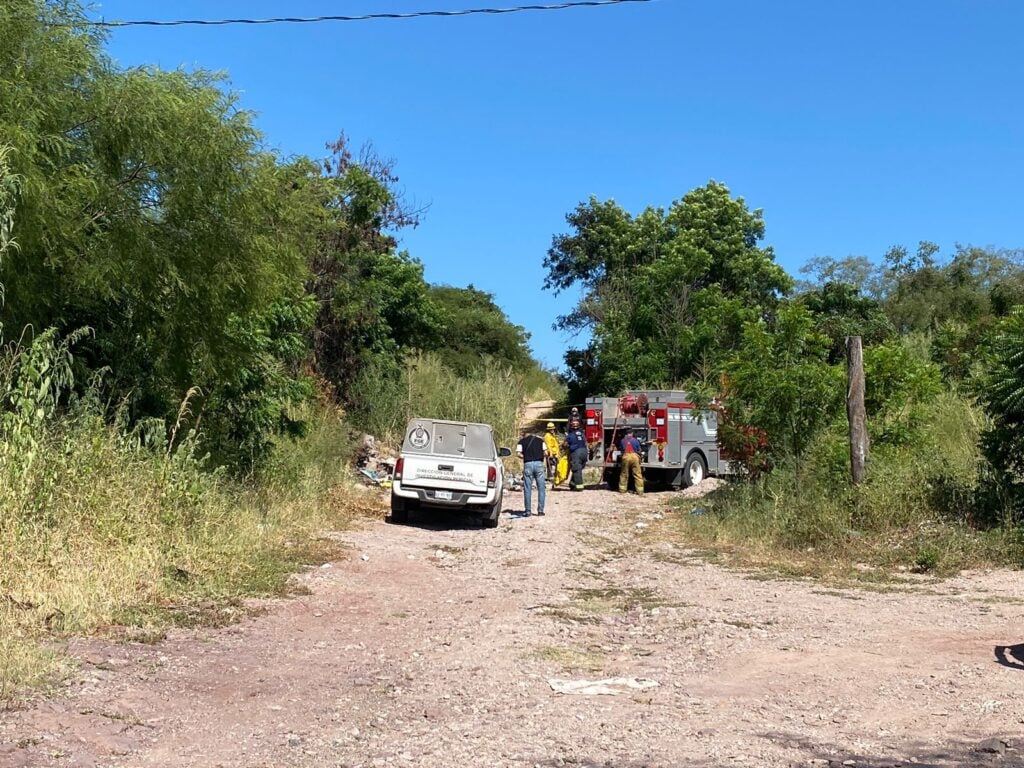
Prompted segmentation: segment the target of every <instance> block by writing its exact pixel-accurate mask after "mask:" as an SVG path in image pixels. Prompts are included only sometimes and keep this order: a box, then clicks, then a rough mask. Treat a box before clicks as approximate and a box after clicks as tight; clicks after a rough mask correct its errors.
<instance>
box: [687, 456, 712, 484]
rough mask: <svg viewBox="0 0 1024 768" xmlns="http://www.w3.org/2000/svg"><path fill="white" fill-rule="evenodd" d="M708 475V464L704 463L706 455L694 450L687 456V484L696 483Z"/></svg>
mask: <svg viewBox="0 0 1024 768" xmlns="http://www.w3.org/2000/svg"><path fill="white" fill-rule="evenodd" d="M707 475H708V465H707V464H705V463H704V457H703V456H701V455H700V454H699V453H697V452H696V451H694V452H693V453H691V454H690V455H689V456H687V457H686V475H685V477H684V478H683V479H684V480H686V485H687V486H691V485H696V484H697V483H699V482H700V481H701V480H703V479H704V478H705V477H707Z"/></svg>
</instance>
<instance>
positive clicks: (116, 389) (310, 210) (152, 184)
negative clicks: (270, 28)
mask: <svg viewBox="0 0 1024 768" xmlns="http://www.w3.org/2000/svg"><path fill="white" fill-rule="evenodd" d="M101 43H102V40H101V39H100V38H99V37H98V36H97V35H96V34H95V33H94V32H93V31H91V29H90V28H89V27H87V26H86V25H85V24H84V16H83V13H82V9H81V6H80V5H79V4H78V3H77V2H74V1H73V0H62V1H61V2H43V1H42V0H7V2H4V3H3V4H2V5H0V135H3V136H4V137H5V140H7V141H9V143H10V145H11V152H10V163H11V166H12V170H13V172H14V173H15V174H17V176H18V177H19V179H20V180H21V183H20V184H19V187H18V190H17V204H18V206H17V216H16V217H15V218H14V220H13V225H12V226H11V236H12V237H13V238H14V239H15V240H16V241H17V242H18V245H19V247H18V248H17V249H16V250H14V251H12V252H9V253H8V254H7V257H6V258H5V259H4V260H3V261H2V263H0V282H2V283H4V284H5V286H6V288H7V296H6V301H5V302H4V304H3V307H2V310H0V312H2V317H3V320H4V322H5V324H6V325H8V326H9V327H17V328H21V327H31V328H33V329H35V330H36V331H37V332H38V331H41V330H42V329H44V328H53V329H55V330H56V331H57V332H59V333H69V332H72V331H74V330H75V329H78V328H82V327H90V328H92V329H94V331H95V333H94V334H93V335H92V339H94V340H92V341H83V342H82V343H81V344H80V345H79V346H80V349H79V355H78V356H77V359H78V360H79V361H80V362H84V363H86V364H88V365H89V366H90V367H92V368H93V369H96V370H98V369H105V370H107V371H108V374H107V382H108V385H109V386H111V387H112V388H113V393H112V394H113V395H114V396H115V397H116V398H118V399H120V398H127V399H128V401H129V403H130V410H131V412H132V413H133V415H134V416H135V417H137V418H143V417H147V416H157V417H167V416H169V415H172V414H174V413H175V412H176V410H177V406H178V403H179V402H180V401H181V399H182V398H183V397H184V396H185V394H186V392H188V391H190V390H194V388H197V387H198V390H199V393H200V394H198V395H197V396H196V397H195V398H194V402H193V408H194V412H196V413H204V412H206V411H205V409H206V407H207V404H208V403H211V402H214V401H217V400H219V401H223V399H224V397H225V393H227V392H228V391H230V390H231V389H232V388H237V387H238V385H239V384H240V382H239V376H240V375H241V374H240V372H241V371H245V370H247V369H249V368H250V366H251V365H253V364H254V361H255V359H256V357H257V356H258V354H260V353H258V352H257V351H256V350H254V348H253V347H252V345H250V344H249V343H248V340H247V338H246V335H245V334H244V333H240V332H239V328H241V327H246V326H249V327H257V326H259V325H260V324H261V323H262V322H265V321H266V316H265V313H266V312H267V311H269V310H268V308H270V307H272V306H275V305H276V304H277V303H278V302H280V301H283V300H284V301H287V300H297V299H298V297H301V294H302V284H303V280H304V278H305V276H306V269H307V267H306V253H307V252H308V251H309V250H311V244H312V238H311V235H310V233H312V232H315V226H314V225H315V224H316V222H317V221H318V216H319V212H320V207H319V198H318V197H317V196H316V195H314V194H311V192H312V191H315V189H316V184H317V183H318V171H317V169H316V168H315V166H313V165H312V164H311V163H308V162H303V161H297V162H294V163H281V162H280V161H279V160H278V158H276V157H275V156H274V155H272V154H270V153H268V152H266V151H264V149H263V148H262V137H261V136H260V135H259V133H258V132H257V131H256V130H255V129H254V128H253V126H252V121H251V116H250V115H249V114H248V113H246V112H244V111H241V110H239V109H238V105H237V103H236V100H235V98H234V97H233V96H232V95H231V94H230V93H228V92H227V91H226V90H225V88H224V87H223V86H224V84H223V82H221V81H220V80H219V79H218V78H216V77H213V76H211V75H209V74H206V73H203V72H198V73H192V74H190V73H185V72H180V71H178V72H163V71H160V70H156V69H151V68H138V69H128V70H123V69H120V68H118V67H117V66H115V65H114V64H113V63H112V62H111V61H110V60H109V59H108V58H107V57H106V56H105V55H104V54H103V53H102V51H101V48H100V45H101ZM207 413H208V412H207ZM208 415H209V414H208ZM214 421H215V420H213V419H209V420H208V423H213V422H214ZM208 435H209V438H210V440H211V441H213V442H218V441H226V440H230V439H232V438H231V436H230V435H227V434H220V435H218V434H216V433H215V432H214V431H208Z"/></svg>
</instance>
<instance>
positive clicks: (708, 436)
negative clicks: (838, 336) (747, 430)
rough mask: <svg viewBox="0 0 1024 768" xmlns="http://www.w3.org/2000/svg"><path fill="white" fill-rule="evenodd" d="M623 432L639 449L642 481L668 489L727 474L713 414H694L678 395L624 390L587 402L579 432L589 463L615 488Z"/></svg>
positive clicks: (681, 394)
mask: <svg viewBox="0 0 1024 768" xmlns="http://www.w3.org/2000/svg"><path fill="white" fill-rule="evenodd" d="M627 429H632V430H633V436H634V437H636V438H637V439H638V440H639V441H640V444H641V445H642V450H641V451H640V461H641V466H642V468H643V473H644V478H645V479H646V480H647V481H649V482H652V483H658V484H664V485H670V486H672V487H673V488H681V487H683V486H689V485H694V484H696V483H699V482H700V481H701V480H703V479H704V478H705V477H709V476H712V475H725V474H730V467H729V462H728V461H726V460H725V459H723V458H721V453H720V450H719V446H718V414H717V413H716V412H715V411H708V410H703V411H702V410H697V409H696V408H695V406H694V404H693V403H692V402H691V401H690V399H689V397H688V396H687V394H686V392H683V391H681V390H649V389H644V390H641V389H636V390H629V391H627V392H626V393H625V394H623V395H622V396H621V397H604V396H597V397H588V398H587V401H586V404H585V407H584V430H585V434H586V439H587V446H588V448H589V450H590V462H591V463H592V464H596V465H597V466H601V467H603V468H604V477H605V480H606V481H607V482H608V483H609V485H615V484H617V482H618V475H619V443H620V441H621V440H622V437H623V435H625V433H626V430H627Z"/></svg>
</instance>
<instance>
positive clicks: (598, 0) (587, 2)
mask: <svg viewBox="0 0 1024 768" xmlns="http://www.w3.org/2000/svg"><path fill="white" fill-rule="evenodd" d="M654 1H655V0H575V1H574V2H565V3H557V4H554V5H518V6H513V7H511V8H466V9H462V10H455V11H413V12H410V13H367V14H365V15H362V16H308V17H295V16H284V17H280V18H271V19H174V20H168V21H156V20H150V19H146V20H133V21H102V20H101V21H93V20H89V21H86V22H84V23H85V25H86V26H91V27H184V26H209V27H223V26H227V25H229V24H312V23H319V22H323V21H370V20H373V19H419V18H423V17H426V16H443V17H447V16H472V15H478V14H491V15H496V14H501V13H519V12H521V11H561V10H565V9H567V8H595V7H598V6H603V5H622V4H624V3H651V2H654Z"/></svg>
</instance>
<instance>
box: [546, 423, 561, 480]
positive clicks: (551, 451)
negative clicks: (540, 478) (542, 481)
mask: <svg viewBox="0 0 1024 768" xmlns="http://www.w3.org/2000/svg"><path fill="white" fill-rule="evenodd" d="M544 445H546V446H547V447H548V454H547V465H548V480H552V481H553V480H554V479H555V475H556V474H557V472H558V460H559V459H560V458H562V441H561V440H559V439H558V435H556V434H555V422H553V421H549V422H548V426H547V432H545V433H544Z"/></svg>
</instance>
